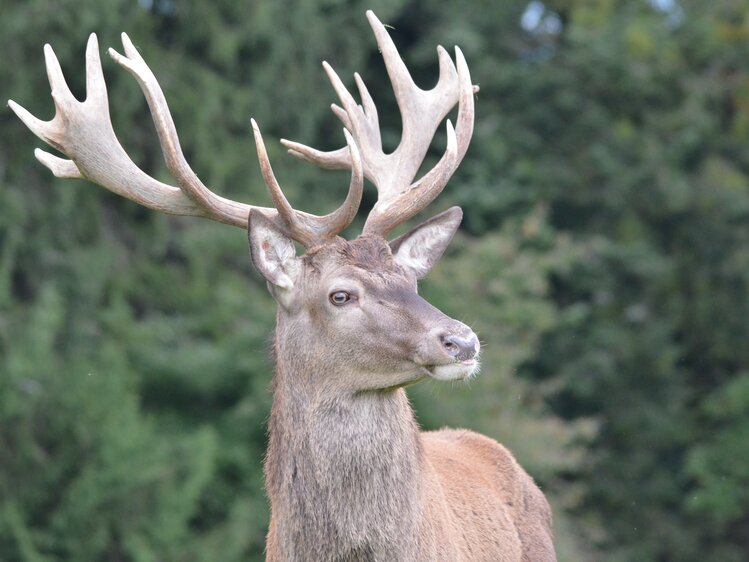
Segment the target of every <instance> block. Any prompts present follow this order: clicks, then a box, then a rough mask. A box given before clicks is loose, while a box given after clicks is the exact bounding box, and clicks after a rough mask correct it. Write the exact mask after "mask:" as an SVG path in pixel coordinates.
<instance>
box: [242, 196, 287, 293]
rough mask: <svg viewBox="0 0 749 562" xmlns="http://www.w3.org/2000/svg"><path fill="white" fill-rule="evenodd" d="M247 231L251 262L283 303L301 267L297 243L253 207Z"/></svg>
mask: <svg viewBox="0 0 749 562" xmlns="http://www.w3.org/2000/svg"><path fill="white" fill-rule="evenodd" d="M247 231H248V236H249V239H250V257H251V258H252V264H253V265H254V266H255V269H257V271H258V273H260V275H262V276H263V278H265V280H266V281H267V282H268V284H269V288H270V289H271V293H272V294H273V296H274V297H275V298H276V300H277V301H279V302H281V301H282V300H284V297H285V295H289V294H290V293H291V290H292V289H293V288H294V282H295V281H296V278H297V276H298V274H299V270H300V266H299V258H298V257H297V256H296V249H295V248H294V242H293V241H292V240H291V239H290V238H289V237H288V236H286V235H285V234H284V233H283V232H282V231H281V230H280V229H279V228H278V227H277V226H276V224H275V223H274V222H273V221H272V220H270V219H269V218H268V217H266V216H265V215H264V214H263V213H262V211H259V210H258V209H251V210H250V215H249V217H248V219H247ZM281 304H283V303H282V302H281Z"/></svg>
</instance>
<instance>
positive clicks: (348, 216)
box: [8, 33, 363, 247]
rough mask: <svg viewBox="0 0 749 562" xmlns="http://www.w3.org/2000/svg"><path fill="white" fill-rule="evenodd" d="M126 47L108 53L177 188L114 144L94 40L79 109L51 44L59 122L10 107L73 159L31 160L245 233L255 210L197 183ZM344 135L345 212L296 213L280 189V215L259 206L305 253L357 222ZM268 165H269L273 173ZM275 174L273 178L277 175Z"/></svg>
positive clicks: (160, 99) (160, 97)
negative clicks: (135, 92)
mask: <svg viewBox="0 0 749 562" xmlns="http://www.w3.org/2000/svg"><path fill="white" fill-rule="evenodd" d="M122 44H123V47H124V52H125V55H124V56H123V55H121V54H119V53H117V52H116V51H114V50H113V49H110V50H109V54H110V56H111V57H112V58H113V59H114V60H115V62H117V63H118V64H119V65H120V66H122V67H124V68H125V69H126V70H128V71H129V72H130V73H131V74H132V75H133V76H134V77H135V79H136V80H137V81H138V84H139V85H140V87H141V90H142V91H143V93H144V95H145V97H146V100H147V102H148V105H149V108H150V110H151V115H152V117H153V122H154V126H155V128H156V132H157V134H158V137H159V142H160V145H161V149H162V152H163V154H164V159H165V160H166V163H167V166H168V168H169V171H170V172H171V173H172V175H173V176H174V177H175V179H176V180H177V183H178V184H179V187H178V188H177V187H174V186H171V185H167V184H164V183H162V182H159V181H157V180H155V179H154V178H152V177H151V176H149V175H147V174H146V173H145V172H143V171H142V170H141V169H140V168H138V166H136V165H135V163H134V162H133V161H132V160H131V159H130V158H129V157H128V155H127V153H126V152H125V150H124V149H123V148H122V146H121V145H120V143H119V141H118V140H117V137H116V135H115V133H114V129H113V128H112V123H111V121H110V118H109V101H108V99H107V89H106V84H105V82H104V75H103V73H102V68H101V60H100V57H99V46H98V41H97V39H96V35H95V34H93V33H92V34H91V36H90V37H89V40H88V45H87V47H86V90H87V92H86V100H85V101H83V102H79V101H78V100H76V99H75V97H73V95H72V93H71V92H70V90H69V89H68V87H67V84H66V83H65V78H64V76H63V73H62V69H61V68H60V63H59V62H58V60H57V57H56V56H55V53H54V51H53V50H52V47H50V46H49V45H45V48H44V55H45V60H46V66H47V74H48V77H49V82H50V86H51V90H52V98H53V100H54V102H55V109H56V112H55V116H54V118H53V119H52V120H50V121H42V120H40V119H37V118H36V117H34V116H33V115H32V114H31V113H29V112H28V111H27V110H26V109H24V108H23V107H21V106H20V105H18V104H17V103H15V102H14V101H12V100H9V101H8V105H9V106H10V108H11V109H12V110H13V111H14V112H15V113H16V115H17V116H18V117H19V118H20V119H21V121H23V123H24V124H25V125H26V126H27V127H28V128H29V129H30V130H31V131H32V132H33V133H34V134H35V135H37V136H38V137H39V138H40V139H42V140H43V141H44V142H46V143H47V144H49V145H51V146H52V147H54V148H56V149H57V150H59V151H60V152H62V153H64V154H65V155H66V156H68V158H69V159H64V158H60V157H58V156H54V155H52V154H50V153H48V152H45V151H43V150H40V149H36V150H35V152H34V153H35V155H36V158H37V160H39V162H41V163H42V164H43V165H45V166H46V167H47V168H49V169H50V170H51V171H52V172H53V173H54V174H55V175H56V176H57V177H60V178H82V179H88V180H90V181H92V182H94V183H97V184H99V185H101V186H102V187H104V188H106V189H108V190H110V191H112V192H114V193H117V194H118V195H121V196H123V197H126V198H128V199H130V200H132V201H135V202H136V203H139V204H141V205H144V206H146V207H149V208H151V209H154V210H157V211H162V212H165V213H170V214H176V215H189V216H200V217H205V218H209V219H212V220H216V221H219V222H223V223H226V224H230V225H233V226H238V227H241V228H246V227H247V217H248V215H249V212H250V209H252V208H253V207H252V206H250V205H245V204H243V203H238V202H236V201H231V200H229V199H225V198H223V197H220V196H219V195H216V194H215V193H213V192H212V191H211V190H210V189H208V188H207V187H206V186H205V185H204V184H203V183H202V182H201V181H200V179H199V178H198V177H197V175H196V174H195V172H193V170H192V169H191V168H190V166H189V164H188V163H187V161H186V160H185V157H184V155H183V153H182V150H181V148H180V143H179V138H178V136H177V130H176V127H175V126H174V121H173V119H172V116H171V113H170V111H169V106H168V105H167V103H166V99H165V97H164V94H163V92H162V90H161V87H160V86H159V83H158V81H157V80H156V77H155V76H154V75H153V72H152V71H151V69H150V68H149V67H148V65H147V64H146V62H145V61H144V60H143V58H142V57H141V56H140V54H139V53H138V51H137V49H136V48H135V46H134V45H133V43H132V42H131V41H130V38H129V37H128V36H127V35H126V34H124V33H123V34H122ZM257 134H259V132H258V133H257ZM344 134H345V136H346V139H347V143H348V146H347V147H346V148H345V149H344V150H345V151H346V156H347V162H346V167H349V168H351V170H352V174H351V185H350V187H349V193H348V196H347V197H346V200H345V201H344V203H343V204H342V205H341V207H340V208H338V209H337V210H336V211H334V212H332V213H330V214H328V215H325V216H322V217H318V216H316V215H312V214H308V213H304V212H301V211H295V210H293V209H291V207H290V205H289V204H288V201H286V199H285V198H283V194H280V197H279V193H280V189H277V191H274V190H273V189H271V195H272V196H273V199H274V203H276V204H277V205H279V211H280V212H279V211H277V210H276V209H273V208H267V207H257V208H258V209H260V210H261V211H263V212H264V213H265V214H266V215H267V216H268V217H269V218H271V219H272V220H274V221H277V223H278V224H279V226H280V227H282V228H285V229H286V228H288V229H289V230H290V232H288V234H289V236H291V237H292V238H295V239H296V240H298V241H299V242H301V243H302V244H304V245H305V246H307V247H309V246H310V245H314V244H319V243H321V242H323V241H324V240H327V239H329V238H332V237H333V236H335V235H336V234H337V233H338V232H340V231H341V230H343V229H344V228H346V226H348V225H349V224H350V223H351V221H352V220H353V218H354V216H355V215H356V211H357V209H358V206H359V202H360V200H361V192H362V185H363V171H362V162H361V159H360V156H359V151H358V149H357V148H356V145H355V143H354V140H353V138H351V135H350V134H349V133H348V131H344ZM256 138H257V135H256ZM261 160H262V159H261ZM266 160H267V155H266ZM261 164H262V161H261ZM269 166H270V165H269V164H268V170H270V167H269ZM270 174H271V176H272V171H270ZM269 187H271V186H270V185H269ZM276 187H277V184H276ZM290 217H291V219H290Z"/></svg>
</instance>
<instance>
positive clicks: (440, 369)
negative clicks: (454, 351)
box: [428, 359, 479, 381]
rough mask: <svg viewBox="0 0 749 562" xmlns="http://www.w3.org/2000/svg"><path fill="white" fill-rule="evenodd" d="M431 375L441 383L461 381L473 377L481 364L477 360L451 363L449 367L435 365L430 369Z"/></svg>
mask: <svg viewBox="0 0 749 562" xmlns="http://www.w3.org/2000/svg"><path fill="white" fill-rule="evenodd" d="M428 370H429V374H430V375H431V377H432V378H434V379H437V380H440V381H460V380H464V379H467V378H470V377H472V376H473V375H475V374H476V373H478V370H479V362H478V361H476V360H475V359H471V360H469V361H462V362H460V363H450V364H448V365H435V366H434V367H430V368H429V369H428Z"/></svg>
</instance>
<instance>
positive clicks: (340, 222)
mask: <svg viewBox="0 0 749 562" xmlns="http://www.w3.org/2000/svg"><path fill="white" fill-rule="evenodd" d="M251 122H252V131H253V134H254V136H255V146H256V147H257V155H258V161H259V162H260V172H261V174H262V176H263V179H264V180H265V185H267V186H268V191H269V192H270V196H271V199H273V204H274V205H275V206H276V209H278V214H279V217H280V220H281V221H282V222H283V225H284V228H285V229H286V231H287V232H288V233H289V235H290V236H291V237H292V238H294V239H295V240H297V241H298V242H299V243H301V244H302V245H303V246H304V247H305V248H311V247H313V246H316V245H318V244H321V243H322V242H324V241H325V240H328V239H330V238H332V237H333V236H335V235H336V234H338V233H339V232H341V231H342V230H343V229H344V228H346V227H347V226H348V225H349V224H351V221H353V220H354V217H356V212H357V210H358V209H359V204H360V203H361V197H362V192H363V188H364V172H363V170H362V161H361V157H360V155H359V149H358V148H357V146H356V143H355V142H354V139H353V137H352V136H351V134H350V133H349V132H348V130H346V129H343V134H344V136H345V137H346V143H347V147H346V151H347V153H348V154H350V158H351V159H350V161H349V167H350V168H351V182H350V184H349V191H348V195H347V196H346V199H345V201H344V202H343V204H342V205H341V206H340V207H339V208H338V209H336V210H335V211H333V212H332V213H330V214H328V215H325V216H324V217H315V216H314V215H309V214H307V213H302V212H300V211H296V210H295V209H294V208H293V207H292V206H291V204H289V201H288V199H286V196H285V195H284V193H283V191H282V190H281V186H280V185H279V184H278V180H276V176H275V174H274V173H273V168H272V167H271V164H270V159H269V158H268V151H267V150H266V149H265V142H264V141H263V136H262V134H261V133H260V128H259V127H258V125H257V123H256V122H255V120H254V119H252V120H251Z"/></svg>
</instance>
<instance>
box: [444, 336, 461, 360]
mask: <svg viewBox="0 0 749 562" xmlns="http://www.w3.org/2000/svg"><path fill="white" fill-rule="evenodd" d="M440 339H441V340H442V347H444V348H445V351H447V354H448V355H449V356H450V357H455V356H456V355H458V353H460V345H458V343H457V342H456V341H455V336H442V337H441V338H440Z"/></svg>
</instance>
